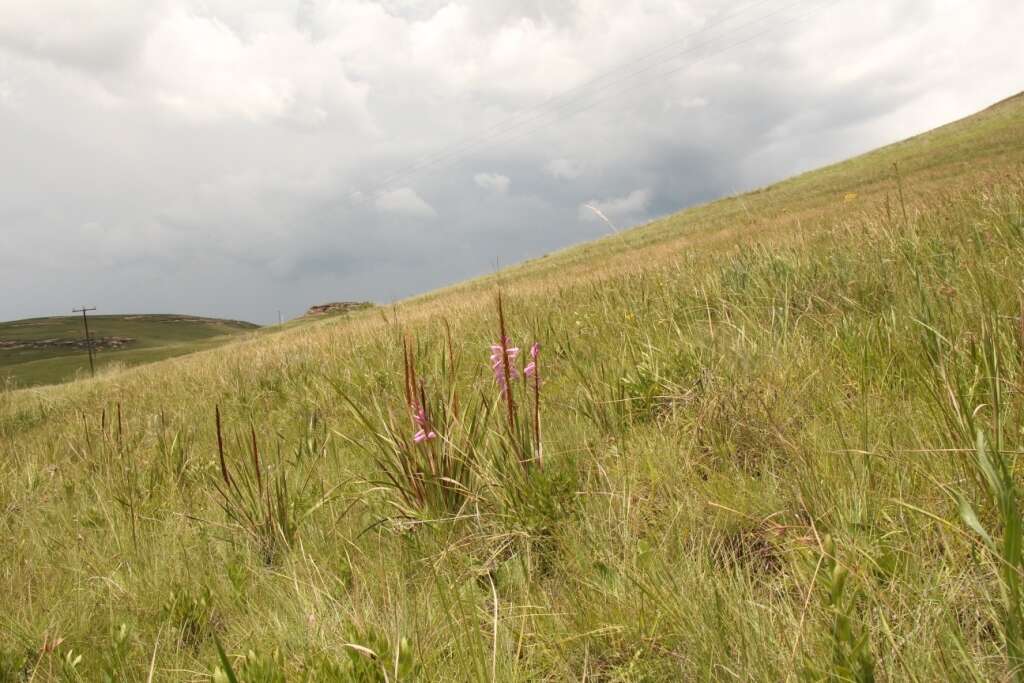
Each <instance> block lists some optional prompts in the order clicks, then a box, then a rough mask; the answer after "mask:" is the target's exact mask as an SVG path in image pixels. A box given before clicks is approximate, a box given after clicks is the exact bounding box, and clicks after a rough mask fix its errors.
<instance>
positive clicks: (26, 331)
mask: <svg viewBox="0 0 1024 683" xmlns="http://www.w3.org/2000/svg"><path fill="white" fill-rule="evenodd" d="M255 329H257V326H256V325H253V324H251V323H245V322H240V321H235V320H218V319H214V318H199V317H195V316H179V315H156V314H150V315H93V316H90V318H89V332H90V334H91V336H92V337H93V338H94V339H99V338H104V337H128V338H131V339H132V340H133V341H131V342H130V343H128V344H127V345H125V346H124V347H122V348H119V349H97V353H96V369H97V371H102V370H104V369H107V368H109V367H110V366H114V367H129V366H134V365H141V364H143V363H152V362H155V361H158V360H163V359H166V358H173V357H175V356H181V355H184V354H187V353H192V352H194V351H199V350H202V349H210V348H214V347H216V346H219V345H221V344H223V343H226V342H227V341H229V340H230V339H231V338H232V337H235V336H237V335H240V334H245V333H247V332H251V331H253V330H255ZM84 336H85V335H84V331H83V328H82V318H81V317H79V316H60V317H52V318H30V319H27V320H15V321H11V322H3V323H0V341H21V342H25V341H38V340H51V339H58V340H65V339H75V340H80V339H83V338H84ZM88 373H89V357H88V354H87V353H86V351H85V350H83V349H77V348H68V347H60V346H53V347H49V348H45V347H44V348H24V347H22V348H18V349H12V348H7V349H5V348H0V384H3V383H8V384H10V385H14V386H17V387H25V386H34V385H40V384H56V383H58V382H65V381H68V380H71V379H74V378H76V377H82V376H85V375H88Z"/></svg>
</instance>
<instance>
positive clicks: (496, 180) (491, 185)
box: [473, 173, 510, 194]
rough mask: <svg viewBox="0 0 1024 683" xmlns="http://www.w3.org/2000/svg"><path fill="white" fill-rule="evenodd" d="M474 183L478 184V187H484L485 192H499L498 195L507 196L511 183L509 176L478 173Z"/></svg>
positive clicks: (474, 177)
mask: <svg viewBox="0 0 1024 683" xmlns="http://www.w3.org/2000/svg"><path fill="white" fill-rule="evenodd" d="M473 182H474V183H476V184H477V187H482V188H483V189H485V190H490V191H491V192H497V193H498V194H505V193H506V192H508V186H509V182H510V181H509V179H508V176H504V175H501V174H499V173H477V174H475V175H474V176H473Z"/></svg>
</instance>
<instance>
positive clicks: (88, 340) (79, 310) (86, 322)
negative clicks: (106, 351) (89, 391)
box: [71, 306, 96, 377]
mask: <svg viewBox="0 0 1024 683" xmlns="http://www.w3.org/2000/svg"><path fill="white" fill-rule="evenodd" d="M95 310H96V307H95V306H82V307H81V308H73V309H71V312H72V313H81V314H82V325H84V326H85V348H86V349H88V350H89V374H91V375H92V376H93V377H95V376H96V364H95V363H94V362H93V360H92V337H90V336H89V318H88V317H87V316H86V315H85V314H86V312H87V311H95Z"/></svg>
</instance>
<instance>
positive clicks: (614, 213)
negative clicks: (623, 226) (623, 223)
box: [577, 188, 653, 227]
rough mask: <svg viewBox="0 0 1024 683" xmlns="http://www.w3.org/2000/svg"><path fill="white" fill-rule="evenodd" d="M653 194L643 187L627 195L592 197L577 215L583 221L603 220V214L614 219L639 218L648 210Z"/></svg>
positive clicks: (580, 207)
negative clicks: (604, 197) (610, 197)
mask: <svg viewBox="0 0 1024 683" xmlns="http://www.w3.org/2000/svg"><path fill="white" fill-rule="evenodd" d="M652 194H653V193H652V192H651V190H649V189H647V188H643V189H640V190H633V191H632V192H630V193H629V194H628V195H626V196H625V197H617V198H614V199H591V200H590V201H589V202H584V203H582V204H580V206H579V208H578V209H577V215H578V216H579V218H580V220H583V221H594V220H603V217H602V215H603V216H606V217H607V218H608V219H610V220H612V221H616V220H623V219H629V218H637V217H639V216H642V215H643V214H645V213H646V212H647V207H648V206H649V205H650V203H651V196H652ZM616 227H619V226H616Z"/></svg>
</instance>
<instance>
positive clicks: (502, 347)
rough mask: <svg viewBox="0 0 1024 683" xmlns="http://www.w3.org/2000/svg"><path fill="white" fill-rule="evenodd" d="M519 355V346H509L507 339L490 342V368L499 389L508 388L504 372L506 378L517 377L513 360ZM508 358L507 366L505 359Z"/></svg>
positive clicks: (517, 372) (505, 389)
mask: <svg viewBox="0 0 1024 683" xmlns="http://www.w3.org/2000/svg"><path fill="white" fill-rule="evenodd" d="M518 357H519V347H516V346H511V347H510V346H509V345H508V339H504V338H503V339H502V340H501V342H500V343H498V344H491V370H493V371H494V380H495V381H496V382H497V383H498V386H499V387H500V388H501V391H502V392H503V393H504V392H505V391H507V390H508V387H507V386H505V377H506V372H507V374H508V379H519V371H518V370H517V369H516V366H515V360H516V359H517V358H518ZM506 359H507V360H508V368H506V367H505V361H506Z"/></svg>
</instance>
